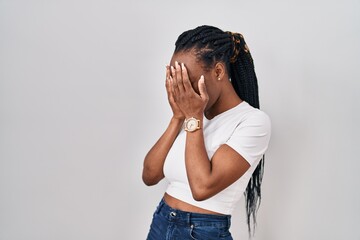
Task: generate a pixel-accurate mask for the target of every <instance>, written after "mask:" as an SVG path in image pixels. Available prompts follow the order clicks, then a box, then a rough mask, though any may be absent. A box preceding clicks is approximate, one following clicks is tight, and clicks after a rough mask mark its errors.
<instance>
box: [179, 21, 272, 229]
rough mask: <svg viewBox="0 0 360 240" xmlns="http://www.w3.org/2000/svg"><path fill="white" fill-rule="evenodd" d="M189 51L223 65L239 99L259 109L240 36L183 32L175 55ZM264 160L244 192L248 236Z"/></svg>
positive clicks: (203, 29)
mask: <svg viewBox="0 0 360 240" xmlns="http://www.w3.org/2000/svg"><path fill="white" fill-rule="evenodd" d="M187 51H193V52H194V53H195V55H196V58H197V59H198V60H200V61H201V62H202V63H203V64H204V68H205V69H210V68H211V67H213V66H214V65H215V64H216V63H217V62H223V63H224V64H225V65H226V69H227V72H228V73H229V75H230V79H231V83H232V86H233V87H234V89H235V91H236V93H237V95H238V96H239V97H240V99H242V100H244V101H246V102H248V103H249V104H250V105H251V106H253V107H255V108H259V107H260V106H259V94H258V83H257V78H256V74H255V70H254V63H253V59H252V57H251V54H250V51H249V48H248V47H247V45H246V43H245V40H244V37H243V36H242V35H241V34H239V33H232V32H224V31H222V30H220V29H218V28H216V27H212V26H206V25H204V26H199V27H197V28H195V29H192V30H188V31H186V32H184V33H182V34H181V35H180V36H179V37H178V39H177V41H176V43H175V53H178V52H187ZM264 161H265V159H264V156H263V157H262V159H261V161H260V163H259V164H258V166H257V167H256V169H255V171H254V172H253V174H252V177H251V178H250V181H249V183H248V185H247V187H246V190H245V192H244V195H245V201H246V215H247V224H248V230H249V234H250V233H251V227H250V226H251V224H250V219H251V217H252V220H253V222H252V223H253V226H254V229H255V225H256V212H257V209H258V207H259V205H260V202H261V189H260V187H261V182H262V177H263V173H264Z"/></svg>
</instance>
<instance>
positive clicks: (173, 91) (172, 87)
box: [169, 76, 179, 102]
mask: <svg viewBox="0 0 360 240" xmlns="http://www.w3.org/2000/svg"><path fill="white" fill-rule="evenodd" d="M169 85H170V91H171V97H172V99H173V100H174V101H175V102H176V99H177V98H178V96H179V88H178V86H177V84H176V83H175V81H174V78H173V77H172V76H170V77H169Z"/></svg>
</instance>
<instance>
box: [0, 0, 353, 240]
mask: <svg viewBox="0 0 360 240" xmlns="http://www.w3.org/2000/svg"><path fill="white" fill-rule="evenodd" d="M203 24H206V25H214V26H217V27H219V28H221V29H223V30H225V31H227V30H230V31H234V32H240V33H242V34H243V35H244V37H245V40H246V41H247V43H248V45H249V48H250V50H251V52H252V55H253V58H254V62H255V67H256V73H257V76H258V81H259V89H260V101H261V108H262V109H263V110H264V111H265V112H266V113H268V115H269V116H270V117H271V120H272V133H273V134H272V139H271V143H270V146H269V150H268V152H267V154H266V165H265V175H264V183H263V188H262V189H263V200H262V203H261V207H260V210H259V211H258V226H257V230H256V234H255V237H254V239H256V240H304V239H311V240H312V239H314V240H315V239H316V240H319V239H324V240H325V239H326V240H344V239H345V240H359V239H360V228H359V226H360V176H359V167H360V163H359V162H360V159H359V142H360V141H359V134H360V127H359V123H360V112H359V110H360V108H359V102H360V94H359V93H360V70H359V68H360V65H359V63H360V47H359V46H360V45H359V42H360V1H358V0H342V1H334V0H330V1H329V0H317V1H310V0H290V1H285V0H284V1H280V0H275V1H262V0H252V1H241V0H236V1H235V0H227V1H205V0H200V1H189V0H184V1H166V0H154V1H146V0H143V1H140V0H133V1H120V0H118V1H115V0H96V1H95V0H86V1H85V0H71V1H69V0H61V1H60V0H57V1H55V0H28V1H27V0H0V240H95V239H96V240H115V239H116V240H125V239H130V240H141V239H145V237H146V234H147V232H148V229H149V225H150V221H151V218H152V214H153V211H154V209H155V207H156V206H157V204H158V202H159V201H160V199H161V197H162V194H163V192H164V188H165V186H166V182H165V181H162V182H161V183H160V184H158V185H157V186H154V187H146V186H145V185H144V184H143V183H142V180H141V171H142V162H143V158H144V156H145V154H146V153H147V151H148V150H149V149H150V147H151V146H152V145H153V144H154V143H155V141H156V140H157V139H158V137H159V136H160V135H161V134H162V132H163V130H164V129H165V128H166V126H167V124H168V122H169V119H170V117H171V110H170V108H169V106H168V103H167V98H166V91H165V85H164V84H165V78H164V75H165V65H166V64H167V63H168V62H169V60H170V57H171V55H172V52H173V49H174V43H175V41H176V38H177V37H178V35H179V34H181V33H182V32H183V31H185V30H188V29H191V28H195V27H196V26H199V25H203ZM244 209H245V206H244V202H241V203H240V204H239V206H238V209H237V210H236V212H235V213H234V215H233V223H232V227H231V231H232V234H233V236H234V239H235V240H241V239H248V234H247V226H246V222H245V212H244Z"/></svg>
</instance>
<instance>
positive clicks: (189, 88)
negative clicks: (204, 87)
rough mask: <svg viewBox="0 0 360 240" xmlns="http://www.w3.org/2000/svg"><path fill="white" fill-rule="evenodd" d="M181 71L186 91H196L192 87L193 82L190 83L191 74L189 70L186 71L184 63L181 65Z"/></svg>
mask: <svg viewBox="0 0 360 240" xmlns="http://www.w3.org/2000/svg"><path fill="white" fill-rule="evenodd" d="M181 71H182V82H183V86H184V89H185V91H192V90H194V89H193V87H192V86H191V82H190V79H189V74H188V72H187V69H186V67H185V64H184V63H181Z"/></svg>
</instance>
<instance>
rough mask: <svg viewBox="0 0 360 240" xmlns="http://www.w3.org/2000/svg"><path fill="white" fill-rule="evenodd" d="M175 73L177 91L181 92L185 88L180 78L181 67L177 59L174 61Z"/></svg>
mask: <svg viewBox="0 0 360 240" xmlns="http://www.w3.org/2000/svg"><path fill="white" fill-rule="evenodd" d="M175 73H176V83H177V85H178V88H179V91H180V92H183V91H184V90H185V88H184V84H183V80H182V73H181V67H180V65H179V63H178V62H177V61H175Z"/></svg>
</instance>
